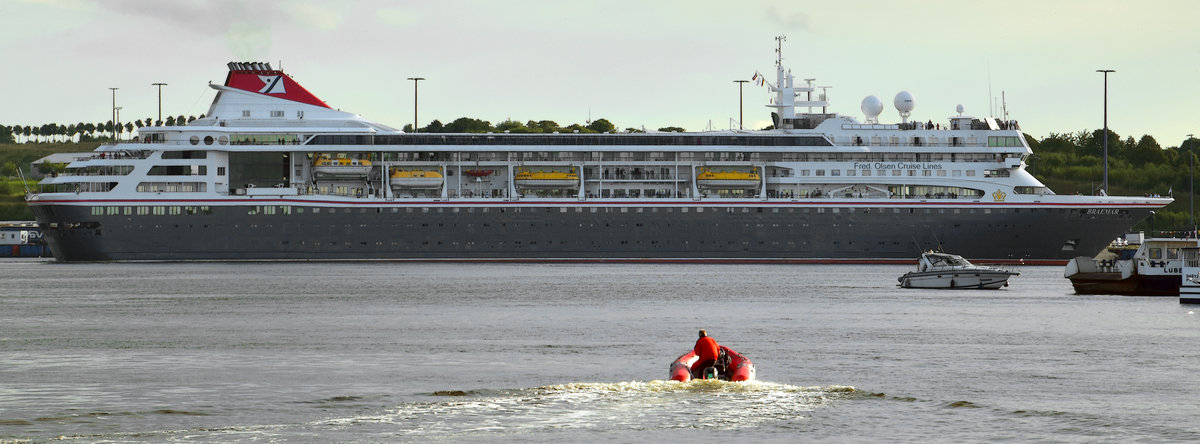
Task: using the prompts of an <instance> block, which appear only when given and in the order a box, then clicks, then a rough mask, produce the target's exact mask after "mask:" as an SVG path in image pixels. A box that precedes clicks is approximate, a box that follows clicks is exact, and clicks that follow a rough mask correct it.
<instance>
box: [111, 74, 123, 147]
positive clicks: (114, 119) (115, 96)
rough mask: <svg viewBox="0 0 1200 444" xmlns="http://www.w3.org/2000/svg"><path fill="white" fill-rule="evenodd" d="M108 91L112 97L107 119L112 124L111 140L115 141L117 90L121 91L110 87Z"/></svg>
mask: <svg viewBox="0 0 1200 444" xmlns="http://www.w3.org/2000/svg"><path fill="white" fill-rule="evenodd" d="M108 89H111V90H112V96H113V104H112V109H111V110H109V111H110V112H109V117H110V118H112V123H113V140H116V138H117V90H118V89H121V88H112V87H110V88H108Z"/></svg>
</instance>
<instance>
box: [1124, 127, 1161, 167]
mask: <svg viewBox="0 0 1200 444" xmlns="http://www.w3.org/2000/svg"><path fill="white" fill-rule="evenodd" d="M1129 139H1130V140H1129V141H1127V142H1126V143H1128V142H1131V141H1132V139H1133V137H1130V138H1129ZM1130 145H1131V146H1132V148H1129V149H1128V150H1127V153H1126V155H1125V158H1126V159H1128V160H1129V162H1130V163H1132V164H1134V165H1139V166H1140V165H1145V164H1147V163H1166V161H1167V153H1166V152H1164V151H1163V149H1162V147H1161V146H1159V145H1158V141H1156V140H1154V137H1151V136H1150V135H1149V134H1147V135H1144V136H1142V138H1141V140H1138V141H1137V143H1130Z"/></svg>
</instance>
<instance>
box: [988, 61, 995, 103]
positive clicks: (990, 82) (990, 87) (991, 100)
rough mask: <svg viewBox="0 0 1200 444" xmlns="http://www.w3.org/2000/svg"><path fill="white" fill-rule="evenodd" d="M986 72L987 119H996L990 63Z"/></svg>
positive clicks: (989, 62)
mask: <svg viewBox="0 0 1200 444" xmlns="http://www.w3.org/2000/svg"><path fill="white" fill-rule="evenodd" d="M987 70H988V114H989V116H988V117H996V105H995V103H996V102H995V98H993V96H992V62H991V61H990V60H989V61H988V63H987Z"/></svg>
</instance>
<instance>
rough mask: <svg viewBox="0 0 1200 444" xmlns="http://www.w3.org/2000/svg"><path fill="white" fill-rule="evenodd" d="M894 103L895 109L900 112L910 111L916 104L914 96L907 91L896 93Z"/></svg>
mask: <svg viewBox="0 0 1200 444" xmlns="http://www.w3.org/2000/svg"><path fill="white" fill-rule="evenodd" d="M893 103H895V105H896V111H900V112H901V113H908V112H912V110H913V107H915V106H916V105H917V102H916V98H915V97H913V95H912V93H910V92H908V91H900V93H899V94H896V100H894V101H893Z"/></svg>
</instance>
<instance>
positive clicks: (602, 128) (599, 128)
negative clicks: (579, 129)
mask: <svg viewBox="0 0 1200 444" xmlns="http://www.w3.org/2000/svg"><path fill="white" fill-rule="evenodd" d="M587 128H588V129H590V130H592V131H595V132H597V133H611V132H613V131H616V129H617V126H616V125H613V124H612V122H609V121H608V119H599V120H594V121H592V123H589V124H588V126H587Z"/></svg>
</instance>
